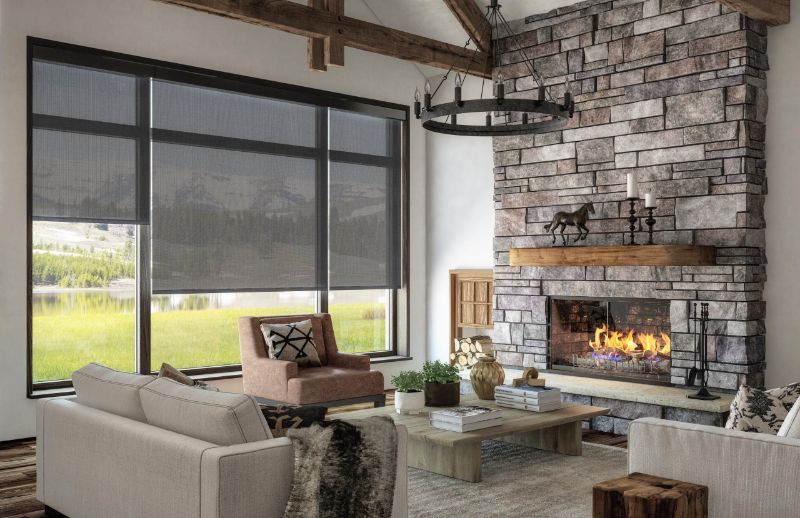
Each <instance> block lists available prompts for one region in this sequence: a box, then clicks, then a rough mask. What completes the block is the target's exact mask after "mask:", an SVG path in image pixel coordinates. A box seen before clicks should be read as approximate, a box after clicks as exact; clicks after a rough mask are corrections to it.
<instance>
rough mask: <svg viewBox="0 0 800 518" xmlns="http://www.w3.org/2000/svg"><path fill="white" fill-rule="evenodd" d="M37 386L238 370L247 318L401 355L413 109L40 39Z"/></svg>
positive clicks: (33, 96)
mask: <svg viewBox="0 0 800 518" xmlns="http://www.w3.org/2000/svg"><path fill="white" fill-rule="evenodd" d="M29 64H30V66H29V76H30V77H29V85H30V94H29V95H30V103H29V105H30V119H29V120H30V128H29V145H30V153H29V156H30V159H29V170H30V173H29V193H30V199H29V207H30V225H31V226H30V229H31V230H30V238H29V241H30V243H29V251H30V265H31V266H30V290H31V292H30V298H29V304H30V309H31V311H30V312H29V314H30V315H31V317H30V322H29V331H30V332H29V350H30V351H29V353H30V372H29V392H33V391H34V390H38V389H47V388H59V387H66V386H68V381H67V380H68V379H69V378H70V377H71V373H72V372H73V371H74V370H75V369H77V368H80V367H81V366H82V365H84V364H85V363H87V362H89V361H98V362H101V363H104V364H106V365H109V366H111V367H114V368H117V369H121V370H128V371H131V372H152V371H154V370H157V369H158V368H159V366H160V365H161V363H162V362H167V363H171V364H173V365H175V366H177V367H179V368H182V369H185V370H187V371H189V372H190V373H193V374H204V373H209V374H211V373H214V372H218V371H234V370H236V369H237V368H238V363H239V361H240V359H239V341H238V334H237V319H238V318H239V317H240V316H246V315H281V314H300V313H310V312H315V311H322V312H330V313H332V315H333V319H334V325H335V328H336V329H335V330H336V334H337V342H338V344H339V348H340V349H341V350H343V351H347V352H355V353H365V354H370V355H374V356H391V355H397V354H403V353H404V352H405V350H404V349H405V347H406V344H405V343H399V342H405V339H404V337H405V336H406V334H407V333H406V332H405V331H404V330H402V329H400V332H398V329H399V328H401V327H404V326H407V314H406V313H405V308H407V303H406V299H407V288H406V286H407V282H406V279H404V276H403V272H404V263H405V262H406V260H407V259H406V257H407V237H406V234H407V229H406V228H404V223H403V222H404V221H405V216H404V214H405V211H406V210H407V199H406V197H405V192H404V191H405V186H406V185H407V183H406V180H405V178H406V175H407V171H406V167H405V165H404V164H405V163H406V160H405V157H406V156H407V152H408V149H407V146H408V139H407V117H408V109H407V108H406V107H405V106H399V105H391V104H387V103H383V102H376V101H369V100H364V99H356V98H350V97H347V96H342V95H338V94H330V93H327V92H320V91H315V90H309V89H304V88H299V87H293V86H288V85H282V84H276V83H271V82H266V81H261V80H254V79H251V78H244V77H239V76H231V75H227V74H221V73H215V72H212V71H207V70H198V69H194V68H189V67H183V66H180V65H174V64H170V63H162V62H154V61H151V60H144V59H139V58H134V57H131V56H123V55H119V54H112V53H107V52H102V51H96V50H92V49H84V48H80V47H74V46H68V45H62V44H58V43H54V42H48V41H43V40H37V39H30V40H29Z"/></svg>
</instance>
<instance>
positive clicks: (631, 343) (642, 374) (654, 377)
mask: <svg viewBox="0 0 800 518" xmlns="http://www.w3.org/2000/svg"><path fill="white" fill-rule="evenodd" d="M669 307H670V304H669V301H658V300H635V299H606V300H574V299H573V300H569V299H557V298H551V299H550V348H549V365H550V368H552V369H560V370H568V371H574V372H576V373H583V374H591V375H599V376H602V377H615V378H625V379H633V380H640V381H649V382H657V383H669V382H670V366H671V362H670V351H671V342H670V337H669V332H670V319H669Z"/></svg>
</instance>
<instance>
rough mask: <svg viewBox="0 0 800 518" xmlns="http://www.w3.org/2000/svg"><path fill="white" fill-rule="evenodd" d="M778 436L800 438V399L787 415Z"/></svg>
mask: <svg viewBox="0 0 800 518" xmlns="http://www.w3.org/2000/svg"><path fill="white" fill-rule="evenodd" d="M778 437H791V438H792V439H800V399H798V400H797V401H795V402H794V406H793V407H792V409H791V410H790V411H789V415H788V416H786V420H785V421H784V422H783V426H781V429H780V431H778Z"/></svg>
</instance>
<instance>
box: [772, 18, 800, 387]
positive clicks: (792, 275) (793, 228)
mask: <svg viewBox="0 0 800 518" xmlns="http://www.w3.org/2000/svg"><path fill="white" fill-rule="evenodd" d="M792 17H793V18H794V19H793V21H792V23H790V24H789V25H783V26H781V27H774V28H770V30H769V51H768V55H769V62H770V69H771V70H770V72H769V85H768V87H767V92H768V93H769V116H768V117H767V178H768V182H769V194H768V195H767V201H766V216H767V257H768V259H769V264H768V265H767V277H768V281H767V286H766V290H765V294H764V297H765V299H766V300H767V386H768V387H774V386H778V385H783V384H787V383H792V382H796V381H800V298H798V297H800V240H798V236H799V235H800V234H798V230H797V221H798V217H800V204H798V199H799V198H800V170H798V168H800V103H798V102H797V93H798V91H799V90H798V85H800V57H799V56H800V15H798V13H797V12H795V13H793V16H792Z"/></svg>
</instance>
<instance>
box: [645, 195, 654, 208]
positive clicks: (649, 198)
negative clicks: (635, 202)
mask: <svg viewBox="0 0 800 518" xmlns="http://www.w3.org/2000/svg"><path fill="white" fill-rule="evenodd" d="M644 206H645V208H646V209H655V208H656V195H655V194H653V193H652V192H648V193H647V194H645V195H644Z"/></svg>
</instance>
